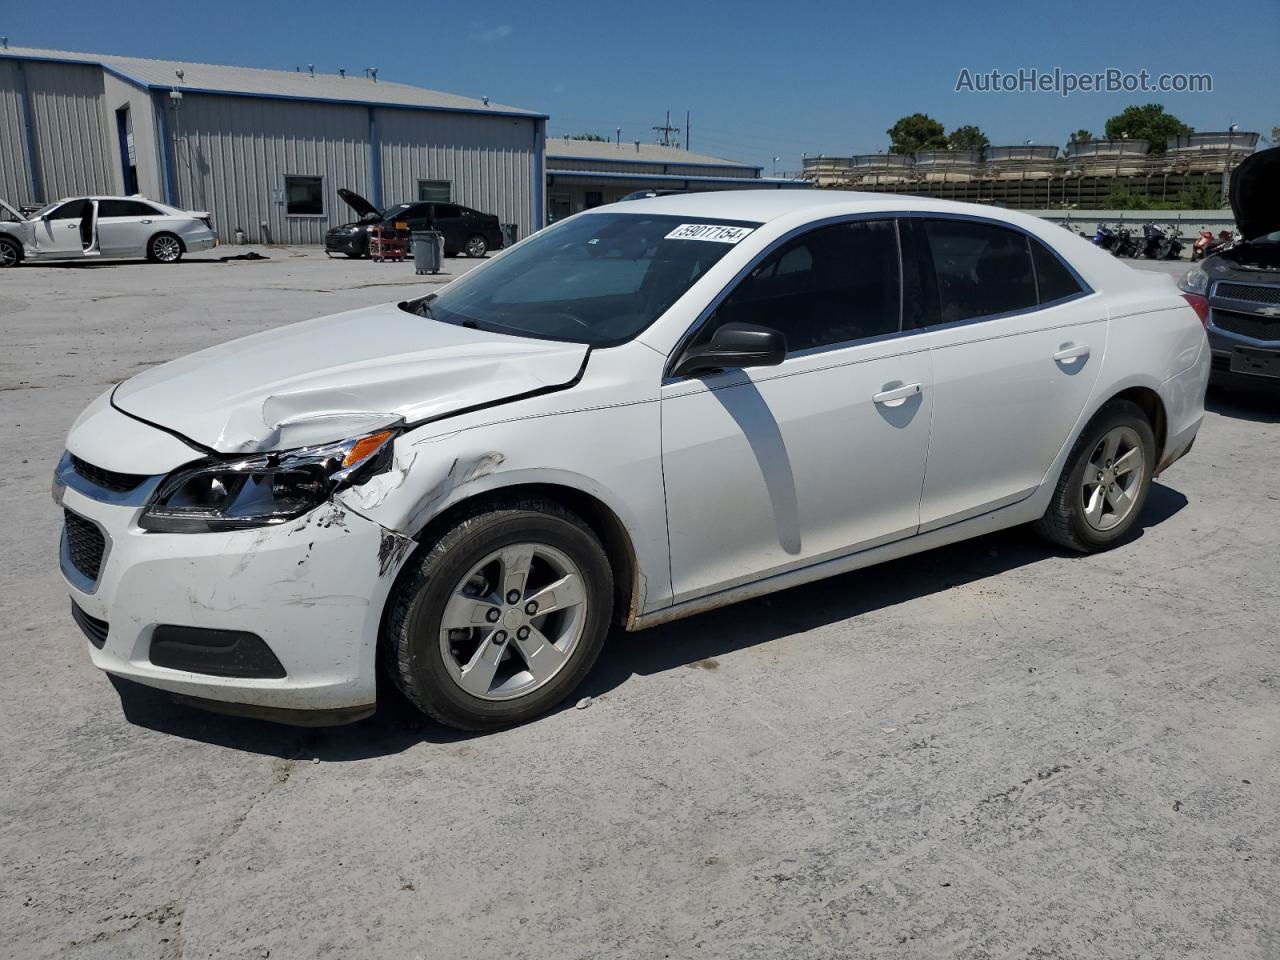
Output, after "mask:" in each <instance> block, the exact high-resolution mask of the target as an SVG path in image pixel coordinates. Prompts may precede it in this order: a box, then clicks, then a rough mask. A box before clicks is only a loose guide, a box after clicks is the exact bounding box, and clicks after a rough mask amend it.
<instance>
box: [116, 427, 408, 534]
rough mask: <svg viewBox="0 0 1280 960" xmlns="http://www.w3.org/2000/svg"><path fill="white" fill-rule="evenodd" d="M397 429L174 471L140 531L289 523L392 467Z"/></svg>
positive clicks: (149, 508)
mask: <svg viewBox="0 0 1280 960" xmlns="http://www.w3.org/2000/svg"><path fill="white" fill-rule="evenodd" d="M396 433H397V431H395V430H383V431H380V432H379V433H372V434H369V435H368V436H365V437H355V438H353V439H350V440H341V441H339V442H337V443H330V444H324V445H321V446H315V447H301V448H299V449H297V450H283V451H279V452H276V453H263V454H257V455H255V456H252V457H238V458H221V457H219V458H210V459H208V460H202V461H200V462H199V463H195V464H191V465H190V466H186V467H182V468H180V469H178V470H175V471H174V472H173V473H172V474H171V475H170V476H169V477H167V478H166V479H165V481H164V482H163V483H161V484H160V486H159V488H158V489H157V490H156V492H155V495H154V496H153V497H152V498H151V501H150V502H149V503H148V504H147V506H146V508H145V509H144V510H143V511H142V516H141V518H140V519H139V520H138V526H140V527H142V529H144V530H153V531H157V532H164V533H204V532H207V531H211V530H243V529H245V528H246V527H264V526H270V525H272V524H277V523H285V522H286V521H288V520H292V519H294V518H295V517H300V516H302V514H304V513H306V512H307V511H308V510H312V509H314V508H315V507H318V506H319V505H320V504H322V503H324V502H325V501H326V500H328V499H329V497H330V496H332V495H333V493H334V492H336V491H337V490H340V489H342V488H343V487H345V486H350V485H352V484H355V483H362V482H364V481H365V480H367V479H368V478H369V477H371V476H373V475H374V474H376V473H380V472H382V471H383V470H385V469H387V467H388V466H390V464H391V450H392V444H391V441H392V440H393V439H394V438H395V436H396Z"/></svg>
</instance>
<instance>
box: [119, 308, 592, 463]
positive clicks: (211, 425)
mask: <svg viewBox="0 0 1280 960" xmlns="http://www.w3.org/2000/svg"><path fill="white" fill-rule="evenodd" d="M587 350H588V348H587V346H586V345H585V344H579V343H560V342H556V341H550V340H534V339H530V338H526V337H512V336H506V335H504V334H498V333H488V332H485V331H481V330H473V329H470V328H467V327H458V326H454V325H452V324H447V323H441V322H439V321H437V320H431V319H427V318H425V317H419V316H417V315H415V314H411V313H408V312H406V311H404V310H401V309H400V308H399V307H397V306H396V305H395V304H393V303H388V304H383V305H381V306H376V307H366V308H363V309H360V310H353V311H350V312H348V313H340V314H336V315H334V316H331V317H321V318H319V319H316V320H307V321H304V322H302V323H295V324H290V325H289V326H285V327H280V328H278V329H275V330H269V331H266V332H265V333H258V334H254V335H252V336H249V337H244V338H242V339H240V340H233V341H231V342H230V343H224V344H221V345H219V346H216V347H211V348H209V349H207V350H201V351H199V352H198V353H193V354H191V355H189V356H186V357H182V358H180V359H177V360H173V361H170V362H169V363H166V364H163V365H161V366H158V367H153V368H152V369H150V370H147V371H145V372H144V373H141V374H139V375H138V376H136V377H133V378H132V379H130V380H126V381H125V382H124V383H122V384H120V386H119V387H117V388H116V392H115V395H114V397H113V398H112V402H113V403H114V405H115V406H116V407H117V408H119V409H120V410H122V411H124V412H125V413H129V414H133V415H134V416H136V417H138V418H140V419H143V420H147V421H150V422H151V423H154V424H157V425H159V426H162V427H165V428H168V429H170V430H173V431H175V432H176V433H179V434H181V435H182V436H184V437H187V438H188V439H190V440H194V441H195V442H196V443H199V444H201V445H203V446H206V447H210V448H212V449H214V450H217V451H219V452H222V453H256V452H263V451H269V450H285V449H290V448H292V447H301V446H309V445H311V444H316V443H327V442H330V441H333V440H340V439H343V438H346V437H353V436H359V435H360V434H362V433H369V432H372V431H374V430H378V429H381V428H383V427H386V426H389V425H391V424H394V423H397V422H400V421H404V422H408V423H414V422H417V421H420V420H426V419H430V418H433V417H437V416H441V415H444V414H448V413H455V412H458V411H460V410H464V409H467V408H471V407H475V406H481V405H485V404H489V403H496V402H499V401H502V400H507V399H511V398H513V397H517V396H520V395H522V394H526V393H529V392H532V391H535V390H543V389H546V388H549V387H559V386H565V385H567V384H569V383H571V382H572V381H573V380H574V378H575V377H576V376H577V375H578V372H579V371H580V370H581V368H582V363H583V361H584V360H585V359H586V355H587Z"/></svg>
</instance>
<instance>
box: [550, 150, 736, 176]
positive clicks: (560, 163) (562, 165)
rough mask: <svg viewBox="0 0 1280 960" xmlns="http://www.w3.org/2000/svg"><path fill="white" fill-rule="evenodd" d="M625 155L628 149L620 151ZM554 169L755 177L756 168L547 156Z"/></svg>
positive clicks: (551, 167)
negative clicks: (611, 161)
mask: <svg viewBox="0 0 1280 960" xmlns="http://www.w3.org/2000/svg"><path fill="white" fill-rule="evenodd" d="M619 152H620V153H621V154H622V156H623V157H625V156H626V150H625V149H624V150H621V151H619ZM547 166H548V167H549V168H550V169H552V170H590V171H592V172H593V173H665V174H670V175H672V176H677V177H755V176H758V173H757V171H756V170H754V169H750V168H743V167H715V166H707V167H700V166H696V165H689V164H680V163H623V162H619V163H610V162H609V161H608V160H591V159H583V158H580V157H557V156H555V155H554V154H552V155H550V156H548V157H547Z"/></svg>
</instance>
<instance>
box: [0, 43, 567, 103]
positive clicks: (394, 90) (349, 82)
mask: <svg viewBox="0 0 1280 960" xmlns="http://www.w3.org/2000/svg"><path fill="white" fill-rule="evenodd" d="M5 57H8V58H11V59H25V60H52V61H58V62H63V63H84V64H90V65H94V66H100V67H102V68H103V69H105V70H107V71H108V72H110V73H112V74H114V75H116V76H118V77H120V78H121V79H122V80H126V81H128V82H130V83H133V84H135V85H136V86H140V87H148V88H152V89H163V90H171V89H173V88H175V87H176V88H178V89H179V90H184V91H187V92H191V93H216V94H233V95H234V94H238V95H241V96H251V97H252V96H257V97H272V98H278V99H285V100H324V101H332V102H342V103H360V104H371V105H375V106H376V105H381V106H388V107H393V106H395V107H411V108H416V109H425V110H450V111H462V112H465V113H491V114H496V115H499V116H502V115H506V116H513V115H514V116H525V117H545V114H541V113H538V112H536V111H533V110H523V109H521V108H519V107H508V106H503V105H501V104H497V103H489V104H486V103H485V102H484V101H483V100H478V99H475V98H473V97H460V96H458V95H457V94H453V93H441V92H440V91H438V90H427V89H426V88H424V87H414V86H410V85H409V84H406V83H389V82H386V81H384V80H378V81H376V82H375V81H374V80H372V79H369V78H368V77H366V76H365V75H364V72H363V71H362V70H360V71H356V72H355V73H354V74H348V75H347V76H346V77H342V76H340V75H338V74H337V73H316V74H315V75H314V76H313V75H312V74H311V73H310V72H309V71H307V70H305V69H304V70H301V71H293V70H260V69H257V68H254V67H225V66H218V65H215V64H209V63H185V62H182V61H178V60H147V59H144V58H141V57H117V56H114V55H112V54H102V53H71V52H68V51H65V50H38V49H34V48H30V47H5V48H4V49H0V58H5ZM179 70H181V71H182V74H183V76H182V79H181V80H179V79H178V76H177V72H178V71H179Z"/></svg>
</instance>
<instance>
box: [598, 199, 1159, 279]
mask: <svg viewBox="0 0 1280 960" xmlns="http://www.w3.org/2000/svg"><path fill="white" fill-rule="evenodd" d="M601 212H609V213H619V214H646V213H648V214H661V215H668V216H679V217H687V218H689V219H690V220H695V219H697V218H706V219H714V220H742V221H747V222H753V223H760V224H769V223H770V221H777V222H776V223H774V224H773V225H772V227H771V229H770V232H771V233H776V232H779V231H785V230H789V229H794V228H796V227H799V226H803V225H804V224H806V223H809V222H812V221H816V220H822V219H824V218H825V217H828V216H830V217H839V216H849V215H858V214H862V213H867V214H874V213H884V214H895V213H913V212H920V213H933V214H943V215H951V216H962V217H973V218H979V219H985V220H993V221H996V222H999V223H1006V224H1009V225H1011V226H1013V227H1016V228H1018V229H1021V230H1023V231H1025V232H1027V233H1030V234H1031V235H1032V236H1036V237H1039V238H1040V239H1042V240H1044V241H1047V242H1048V243H1049V245H1050V246H1051V247H1052V248H1053V249H1055V250H1057V251H1058V252H1059V253H1060V254H1063V255H1064V256H1066V257H1067V259H1068V260H1069V262H1070V263H1071V265H1072V267H1073V268H1074V269H1076V270H1077V271H1078V272H1079V273H1081V274H1082V275H1083V276H1084V279H1085V281H1086V282H1087V283H1089V284H1090V286H1092V287H1093V288H1094V289H1100V288H1103V287H1107V286H1113V285H1118V286H1135V285H1137V286H1143V285H1151V284H1155V285H1171V284H1172V281H1171V279H1170V278H1169V277H1167V276H1165V275H1163V274H1154V273H1151V274H1143V273H1139V272H1138V271H1135V270H1134V269H1133V268H1131V267H1129V266H1127V265H1125V264H1122V263H1120V262H1119V261H1118V260H1116V258H1115V257H1113V256H1112V255H1111V254H1110V253H1107V252H1106V251H1103V250H1102V249H1101V248H1099V247H1097V246H1094V245H1093V244H1092V243H1090V242H1089V241H1087V240H1083V239H1081V238H1080V237H1078V236H1076V235H1075V233H1074V232H1072V231H1071V230H1064V229H1063V228H1062V227H1060V226H1058V225H1057V224H1054V223H1052V222H1050V221H1049V220H1045V219H1043V218H1041V217H1037V216H1035V215H1033V214H1029V213H1024V212H1022V211H1019V210H1009V209H1006V208H1004V207H995V206H991V205H989V204H981V203H959V202H956V201H953V200H935V199H932V198H930V197H916V196H911V195H909V194H899V193H863V192H857V191H852V190H787V189H781V190H723V191H715V192H707V193H685V194H679V195H676V196H669V197H647V198H645V199H642V200H627V201H623V202H618V203H612V204H608V205H606V206H602V207H595V208H593V209H592V210H590V211H588V212H587V213H586V214H578V216H586V215H588V214H590V213H601Z"/></svg>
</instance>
